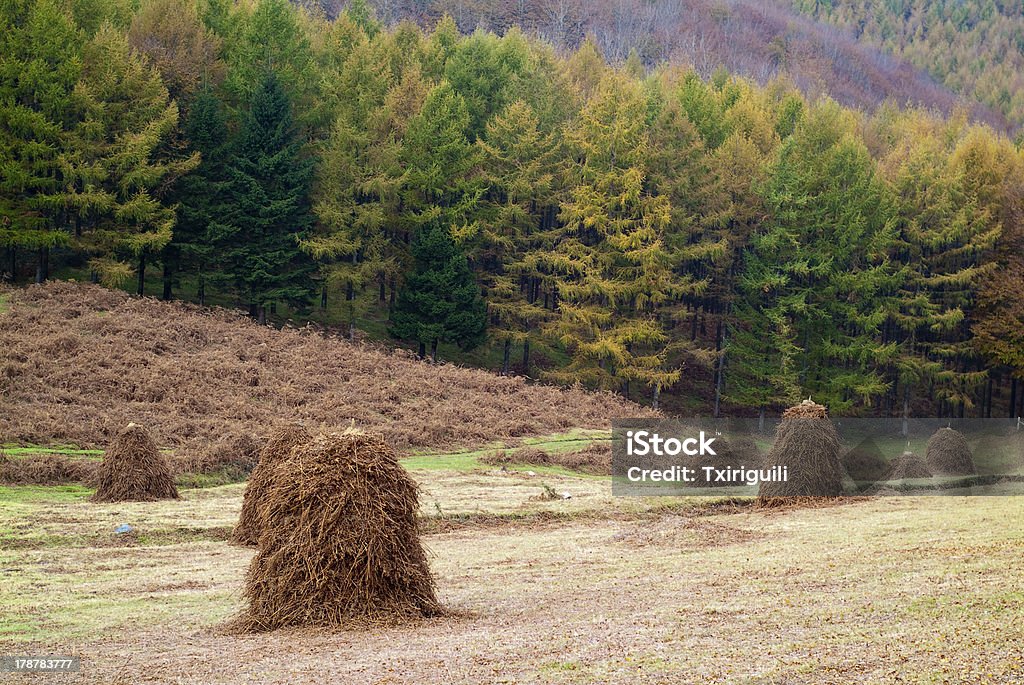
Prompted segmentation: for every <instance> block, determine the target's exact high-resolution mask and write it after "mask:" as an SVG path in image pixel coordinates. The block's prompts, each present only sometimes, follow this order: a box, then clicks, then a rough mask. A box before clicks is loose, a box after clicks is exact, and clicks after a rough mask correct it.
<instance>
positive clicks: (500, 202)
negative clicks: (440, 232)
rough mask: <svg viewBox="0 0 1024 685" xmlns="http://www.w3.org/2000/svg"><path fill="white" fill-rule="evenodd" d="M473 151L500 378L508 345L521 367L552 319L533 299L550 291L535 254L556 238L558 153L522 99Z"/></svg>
mask: <svg viewBox="0 0 1024 685" xmlns="http://www.w3.org/2000/svg"><path fill="white" fill-rule="evenodd" d="M477 146H478V147H479V149H480V151H481V158H482V162H481V168H482V169H483V173H484V177H485V180H486V182H487V185H488V192H487V195H486V197H485V198H484V208H483V216H482V220H481V225H482V226H483V235H482V236H481V240H480V249H479V251H478V253H477V257H476V260H475V261H476V266H477V269H478V270H479V272H480V278H481V279H482V282H483V283H484V287H485V290H486V294H487V306H488V311H489V314H490V320H491V331H490V335H491V337H492V338H494V339H497V340H500V341H502V342H503V344H504V356H503V360H502V373H508V371H509V366H510V352H511V347H512V345H513V344H518V345H522V347H523V350H524V355H523V356H524V366H527V365H528V362H529V346H530V344H531V343H533V344H534V345H536V344H537V342H538V338H539V336H538V332H539V329H540V326H541V324H543V323H544V322H545V321H546V320H548V319H550V318H551V315H552V312H551V310H550V308H548V307H546V306H545V304H544V300H546V299H547V298H546V297H545V298H544V299H542V298H541V296H540V293H541V291H543V292H545V293H551V292H553V287H554V281H553V279H552V278H551V275H550V274H549V273H547V271H546V270H544V269H542V268H541V264H540V261H539V259H538V255H539V254H543V252H544V251H545V250H547V249H550V247H551V246H552V245H553V244H554V243H555V242H556V241H557V238H558V233H559V229H558V227H557V226H556V225H555V214H556V212H557V207H558V192H559V188H558V182H559V180H560V174H559V171H560V169H559V167H560V166H561V159H560V158H561V156H562V154H563V153H562V150H561V149H560V145H559V144H558V143H557V141H556V139H555V136H554V135H553V134H551V133H545V132H543V131H541V130H540V124H539V121H538V119H537V116H536V114H535V113H534V111H533V109H532V108H531V107H530V106H529V105H528V104H526V103H524V102H522V101H516V102H514V103H512V104H511V105H509V106H508V107H507V108H506V109H505V110H504V111H502V112H501V113H499V114H498V115H497V116H496V117H494V119H492V120H491V121H490V122H489V123H488V124H487V134H486V137H485V139H481V140H478V141H477ZM524 371H528V369H524Z"/></svg>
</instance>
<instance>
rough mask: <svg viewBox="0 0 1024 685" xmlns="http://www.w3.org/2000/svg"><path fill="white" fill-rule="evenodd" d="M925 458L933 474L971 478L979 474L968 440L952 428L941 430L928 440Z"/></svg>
mask: <svg viewBox="0 0 1024 685" xmlns="http://www.w3.org/2000/svg"><path fill="white" fill-rule="evenodd" d="M924 458H925V462H927V464H928V468H929V469H930V470H931V472H932V473H942V474H946V475H951V476H970V475H974V474H975V473H977V469H975V467H974V457H973V456H972V455H971V448H970V446H968V444H967V440H966V439H965V438H964V436H963V433H961V432H960V431H958V430H954V429H952V428H940V429H939V430H937V431H935V433H934V434H932V437H930V438H928V447H927V451H926V452H925V457H924Z"/></svg>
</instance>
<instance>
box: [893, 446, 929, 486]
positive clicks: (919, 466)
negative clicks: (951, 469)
mask: <svg viewBox="0 0 1024 685" xmlns="http://www.w3.org/2000/svg"><path fill="white" fill-rule="evenodd" d="M931 477H932V472H931V470H930V469H929V468H928V463H927V462H925V460H924V459H922V458H921V457H920V456H919V455H917V454H914V453H913V452H904V453H903V454H901V455H900V456H898V457H896V458H895V459H893V460H892V464H890V466H889V473H888V474H886V476H885V480H905V479H908V478H931Z"/></svg>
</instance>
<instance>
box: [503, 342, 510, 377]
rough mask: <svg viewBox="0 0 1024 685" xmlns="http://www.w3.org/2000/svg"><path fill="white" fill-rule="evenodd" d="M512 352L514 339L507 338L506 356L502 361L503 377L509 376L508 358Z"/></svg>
mask: <svg viewBox="0 0 1024 685" xmlns="http://www.w3.org/2000/svg"><path fill="white" fill-rule="evenodd" d="M511 352H512V338H505V355H504V357H503V358H502V360H501V375H502V376H507V375H508V358H509V355H510V353H511Z"/></svg>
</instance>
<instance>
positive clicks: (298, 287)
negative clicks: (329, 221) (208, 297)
mask: <svg viewBox="0 0 1024 685" xmlns="http://www.w3.org/2000/svg"><path fill="white" fill-rule="evenodd" d="M291 109H292V108H291V102H290V101H289V99H288V96H287V94H286V93H285V91H284V89H283V87H282V85H281V83H280V82H279V81H278V80H277V77H276V76H275V75H274V73H273V72H267V74H266V75H265V76H264V78H263V83H262V85H261V86H260V88H259V90H258V91H256V93H255V94H254V95H253V98H252V103H251V104H250V106H249V111H248V113H247V114H246V117H245V121H244V123H243V127H242V131H241V133H240V136H239V142H238V148H237V150H236V151H235V153H234V155H233V156H232V158H231V160H230V163H229V171H228V182H227V185H226V188H225V194H224V200H225V211H224V213H223V214H222V215H220V216H217V217H214V220H213V222H212V224H211V226H210V231H211V233H212V236H213V238H214V240H215V244H216V246H217V250H218V254H219V259H220V264H221V267H222V269H223V271H224V275H225V276H226V277H227V279H228V280H229V281H230V282H231V283H232V284H233V285H234V286H235V287H236V288H237V290H238V292H239V294H241V295H242V297H243V298H245V300H246V301H247V302H248V303H249V306H250V311H251V312H252V313H254V314H255V315H256V316H257V317H258V319H259V321H260V322H261V323H264V322H266V316H267V311H266V310H267V305H268V304H270V303H274V302H278V301H284V302H287V303H288V304H290V305H291V306H293V307H295V308H298V309H302V308H305V307H306V306H308V300H309V297H310V295H311V293H312V291H313V282H312V278H311V277H312V273H313V271H314V265H313V263H312V261H310V259H309V257H308V256H307V255H306V254H305V253H304V252H302V250H301V249H300V247H299V243H300V241H301V240H302V239H303V238H305V237H306V236H307V234H308V232H309V229H310V226H311V224H312V221H313V215H312V212H311V211H310V206H309V193H310V184H311V180H312V171H313V170H312V164H311V161H310V160H309V159H308V158H306V157H305V156H304V155H303V152H302V148H303V145H304V143H305V140H304V139H303V138H302V137H301V136H300V135H299V133H298V132H297V130H296V126H295V123H294V119H293V118H292V112H291Z"/></svg>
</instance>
